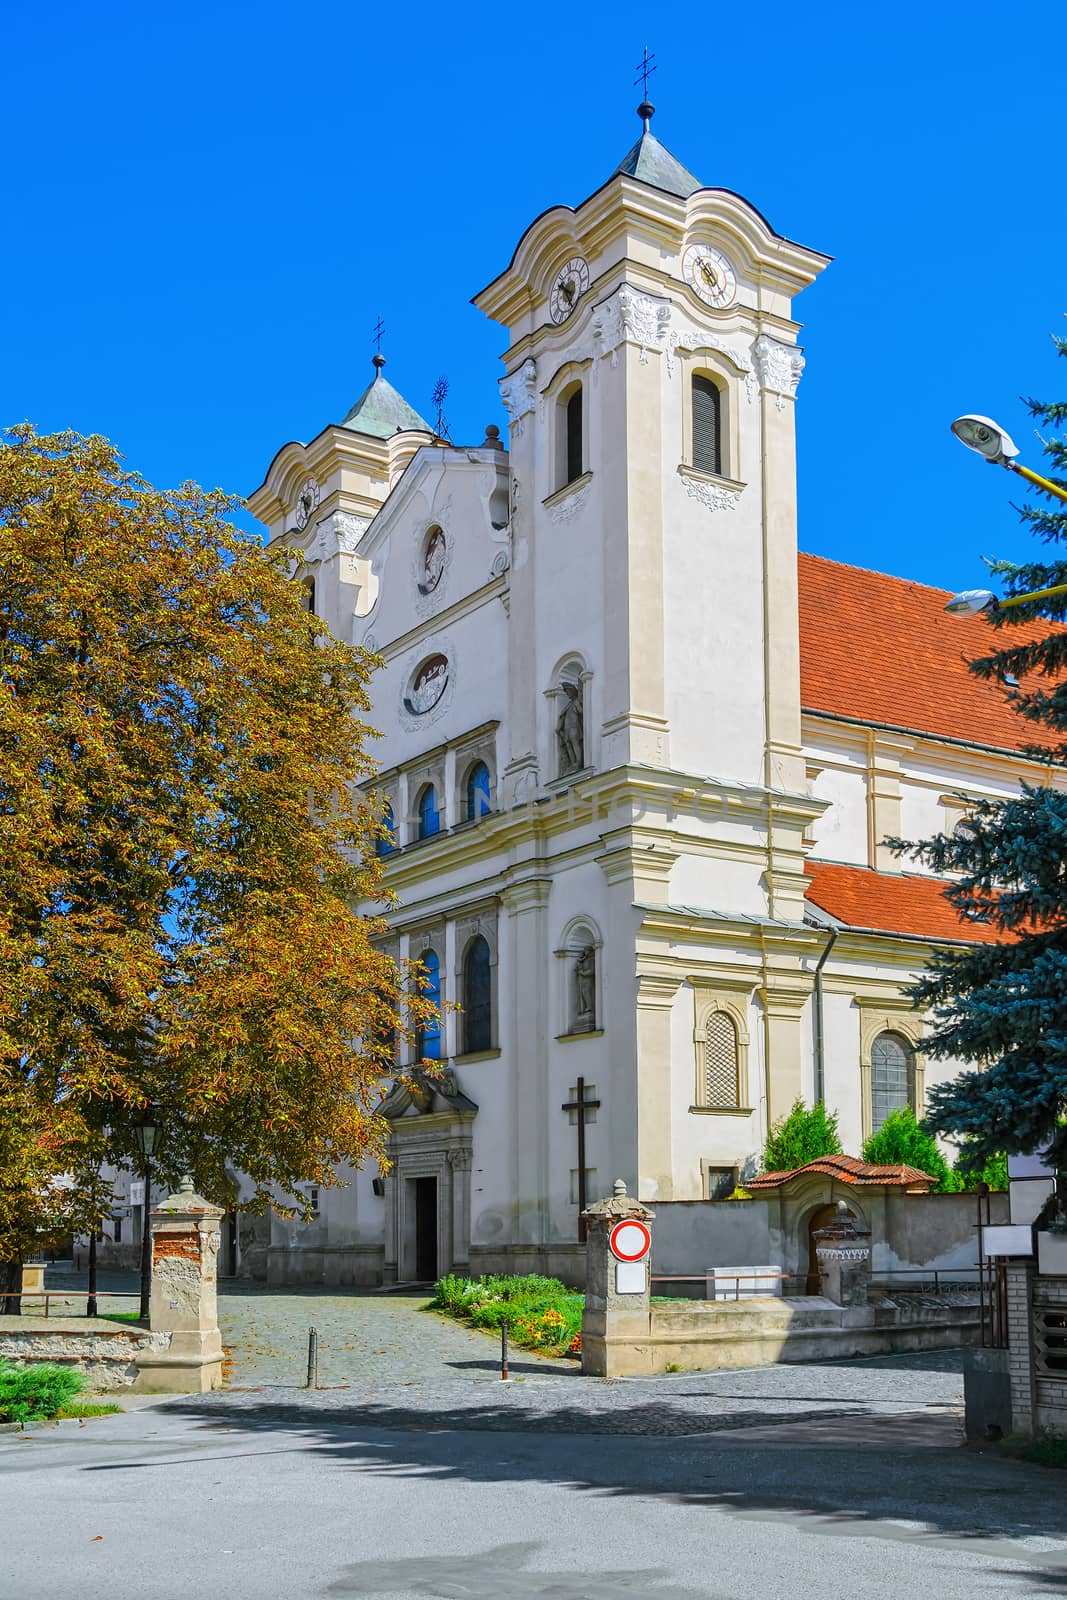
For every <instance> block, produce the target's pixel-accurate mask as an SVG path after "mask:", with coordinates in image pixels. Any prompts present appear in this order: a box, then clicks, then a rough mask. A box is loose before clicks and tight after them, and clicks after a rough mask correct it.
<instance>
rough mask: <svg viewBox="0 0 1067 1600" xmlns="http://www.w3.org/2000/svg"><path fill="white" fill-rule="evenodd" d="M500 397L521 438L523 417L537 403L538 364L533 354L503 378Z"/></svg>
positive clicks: (510, 420)
mask: <svg viewBox="0 0 1067 1600" xmlns="http://www.w3.org/2000/svg"><path fill="white" fill-rule="evenodd" d="M500 398H501V400H503V402H504V410H505V411H506V412H507V414H508V421H509V422H510V423H511V425H512V427H513V428H514V429H515V433H516V436H517V437H518V438H520V439H521V438H522V431H523V421H522V419H523V417H525V416H526V414H527V412H529V411H533V410H534V408H535V406H536V405H537V364H536V362H535V361H534V359H533V357H532V356H530V357H528V358H527V359H526V360H525V361H524V362H523V364H522V366H521V367H519V369H518V371H517V372H512V373H510V374H509V375H508V376H507V377H506V378H501V380H500Z"/></svg>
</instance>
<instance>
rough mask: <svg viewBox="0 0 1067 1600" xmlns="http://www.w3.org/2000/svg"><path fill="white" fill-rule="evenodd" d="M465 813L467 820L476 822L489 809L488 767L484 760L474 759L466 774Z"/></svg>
mask: <svg viewBox="0 0 1067 1600" xmlns="http://www.w3.org/2000/svg"><path fill="white" fill-rule="evenodd" d="M466 800H467V804H466V815H467V821H468V822H477V820H478V818H479V817H484V816H485V815H486V814H487V812H488V811H489V809H490V805H489V768H488V767H487V766H486V764H485V762H484V761H476V762H475V763H474V765H473V767H472V768H471V769H470V771H469V772H468V774H467V795H466Z"/></svg>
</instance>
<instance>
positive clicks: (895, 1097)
mask: <svg viewBox="0 0 1067 1600" xmlns="http://www.w3.org/2000/svg"><path fill="white" fill-rule="evenodd" d="M910 1065H911V1053H910V1051H909V1050H908V1046H907V1044H906V1042H905V1041H904V1040H903V1039H902V1038H901V1037H900V1035H899V1033H880V1034H879V1035H878V1037H877V1039H875V1041H874V1043H873V1044H872V1045H871V1132H872V1133H877V1132H878V1129H879V1128H880V1127H881V1126H882V1123H883V1122H884V1121H885V1119H886V1117H888V1115H889V1113H890V1112H891V1111H900V1110H901V1109H902V1108H903V1107H904V1106H906V1105H908V1104H910V1101H911V1095H910V1083H909V1078H910V1076H911V1074H910V1070H909V1069H910Z"/></svg>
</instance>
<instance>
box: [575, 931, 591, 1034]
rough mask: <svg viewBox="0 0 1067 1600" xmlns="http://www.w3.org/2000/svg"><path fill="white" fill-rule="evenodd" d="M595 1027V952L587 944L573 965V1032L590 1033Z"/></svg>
mask: <svg viewBox="0 0 1067 1600" xmlns="http://www.w3.org/2000/svg"><path fill="white" fill-rule="evenodd" d="M595 1027H596V951H595V949H594V948H593V946H592V945H591V944H587V945H586V947H585V949H584V950H580V951H579V952H578V959H577V961H575V963H574V1031H575V1033H592V1032H593V1030H594V1029H595Z"/></svg>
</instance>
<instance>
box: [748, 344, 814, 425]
mask: <svg viewBox="0 0 1067 1600" xmlns="http://www.w3.org/2000/svg"><path fill="white" fill-rule="evenodd" d="M754 354H755V357H756V366H757V368H758V370H759V379H760V384H761V385H762V387H763V388H764V389H769V390H770V392H771V394H773V395H775V396H776V397H777V399H776V404H777V407H778V410H779V411H781V409H782V407H783V406H784V405H785V402H786V401H787V400H793V399H795V398H796V392H797V384H798V383H799V382H800V374H801V373H802V372H803V371H804V357H803V355H802V354H801V352H800V351H799V350H798V349H797V347H796V345H792V344H780V343H779V341H778V340H777V339H771V338H769V337H768V335H767V334H765V333H761V334H760V336H759V338H758V339H757V340H756V343H755V347H754Z"/></svg>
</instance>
